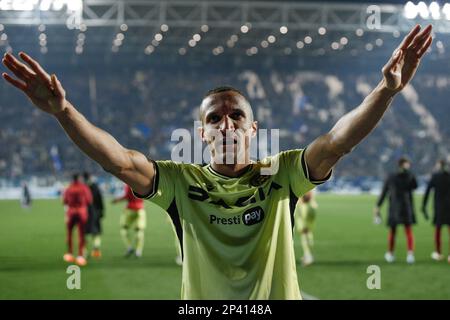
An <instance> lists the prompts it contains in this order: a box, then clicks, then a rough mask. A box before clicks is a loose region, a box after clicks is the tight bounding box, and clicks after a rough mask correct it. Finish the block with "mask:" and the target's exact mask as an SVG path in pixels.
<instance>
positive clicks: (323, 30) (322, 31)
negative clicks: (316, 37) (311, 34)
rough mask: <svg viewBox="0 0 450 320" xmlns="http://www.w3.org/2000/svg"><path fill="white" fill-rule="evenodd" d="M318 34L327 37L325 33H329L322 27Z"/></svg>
mask: <svg viewBox="0 0 450 320" xmlns="http://www.w3.org/2000/svg"><path fill="white" fill-rule="evenodd" d="M317 32H318V33H319V34H320V35H321V36H323V35H325V33H327V29H325V27H320V28H319V30H317Z"/></svg>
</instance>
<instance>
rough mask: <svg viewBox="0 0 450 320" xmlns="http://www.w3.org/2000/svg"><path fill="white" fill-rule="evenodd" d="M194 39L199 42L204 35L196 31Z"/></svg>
mask: <svg viewBox="0 0 450 320" xmlns="http://www.w3.org/2000/svg"><path fill="white" fill-rule="evenodd" d="M192 39H194V41H196V42H199V41H200V40H202V37H201V36H200V35H199V34H198V33H196V34H194V35H193V36H192Z"/></svg>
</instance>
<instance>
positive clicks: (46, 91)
mask: <svg viewBox="0 0 450 320" xmlns="http://www.w3.org/2000/svg"><path fill="white" fill-rule="evenodd" d="M19 56H20V58H21V59H22V60H23V61H24V62H25V63H26V64H25V63H22V62H21V61H19V60H18V59H16V58H15V57H14V56H13V55H11V54H9V53H7V54H5V56H4V58H3V60H2V62H3V64H4V65H5V66H6V67H7V68H8V69H9V70H10V71H11V72H12V73H13V74H14V75H15V76H16V77H17V79H15V78H13V77H11V76H10V75H9V74H7V73H3V74H2V76H3V78H4V79H5V80H6V81H8V82H9V83H10V84H12V85H13V86H15V87H16V88H18V89H19V90H21V91H22V92H23V93H25V94H26V95H27V96H28V98H29V99H30V100H31V102H32V103H33V104H34V105H35V106H36V107H38V108H39V109H40V110H42V111H44V112H47V113H49V114H51V115H53V116H54V117H55V118H56V119H57V120H58V121H59V123H60V124H61V126H62V127H63V128H64V130H65V131H66V133H67V135H68V136H69V137H70V139H71V140H72V141H73V142H74V143H75V144H76V145H77V146H78V147H79V148H80V149H81V150H82V151H83V152H84V153H85V154H87V155H88V156H89V157H90V158H92V159H93V160H94V161H96V162H97V163H99V164H100V165H101V166H102V167H103V168H104V169H105V170H106V171H108V172H110V173H112V174H113V175H115V176H116V177H117V178H119V179H120V180H122V181H123V182H125V183H126V184H128V185H129V186H131V187H132V188H133V190H135V191H136V192H137V193H139V194H148V193H149V192H150V190H152V184H153V177H154V175H155V172H154V168H153V165H152V164H151V163H150V162H149V161H148V160H147V158H146V157H145V156H144V155H143V154H142V153H139V152H137V151H134V150H128V149H126V148H124V147H123V146H122V145H121V144H120V143H119V142H117V140H116V139H114V137H112V136H111V135H110V134H108V133H107V132H105V131H103V130H102V129H99V128H97V127H96V126H94V125H93V124H91V123H90V122H89V121H88V120H87V119H86V118H85V117H84V116H83V115H82V114H81V113H79V112H78V111H77V110H76V108H75V107H74V106H73V105H72V104H71V103H70V102H69V101H67V100H66V92H65V90H64V89H63V87H62V85H61V83H60V82H59V80H58V79H57V77H56V75H54V74H52V75H51V76H50V75H49V74H48V73H47V72H46V71H45V70H44V69H43V68H42V67H41V66H40V65H39V63H38V62H36V61H35V60H33V59H32V58H31V57H30V56H28V55H27V54H25V53H23V52H21V53H19Z"/></svg>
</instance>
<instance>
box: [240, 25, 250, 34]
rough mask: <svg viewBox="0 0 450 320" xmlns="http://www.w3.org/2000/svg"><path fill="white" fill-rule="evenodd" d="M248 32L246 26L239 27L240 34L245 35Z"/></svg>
mask: <svg viewBox="0 0 450 320" xmlns="http://www.w3.org/2000/svg"><path fill="white" fill-rule="evenodd" d="M248 30H249V28H248V26H247V25H245V24H244V25H243V26H241V32H242V33H247V32H248Z"/></svg>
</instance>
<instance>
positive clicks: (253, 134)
mask: <svg viewBox="0 0 450 320" xmlns="http://www.w3.org/2000/svg"><path fill="white" fill-rule="evenodd" d="M257 131H258V121H253V122H252V138H254V137H256V132H257Z"/></svg>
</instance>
